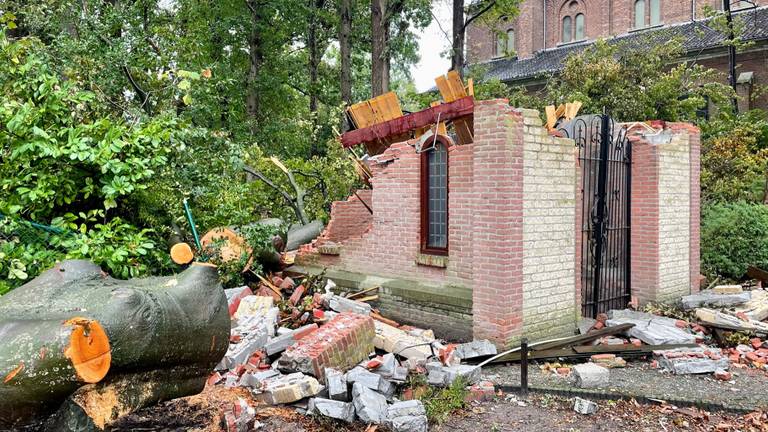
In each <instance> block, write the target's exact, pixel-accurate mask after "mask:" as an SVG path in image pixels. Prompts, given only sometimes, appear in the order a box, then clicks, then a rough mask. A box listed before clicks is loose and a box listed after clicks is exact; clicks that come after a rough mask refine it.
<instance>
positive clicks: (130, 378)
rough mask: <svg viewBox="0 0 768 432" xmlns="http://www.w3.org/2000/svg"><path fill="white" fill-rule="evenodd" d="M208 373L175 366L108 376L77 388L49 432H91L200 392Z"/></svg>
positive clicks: (52, 421)
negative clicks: (126, 417)
mask: <svg viewBox="0 0 768 432" xmlns="http://www.w3.org/2000/svg"><path fill="white" fill-rule="evenodd" d="M209 373H210V370H201V369H199V368H198V367H194V366H193V367H190V366H177V367H174V368H169V369H156V370H151V371H141V372H135V373H127V374H120V375H116V376H113V377H109V378H108V379H106V380H105V381H102V382H100V383H98V384H89V385H86V386H83V387H80V388H79V389H78V390H77V391H76V392H74V393H73V394H72V395H70V396H69V397H68V398H67V400H66V401H65V402H64V403H63V404H62V405H61V407H60V408H59V410H58V411H57V412H56V414H55V415H54V416H52V417H51V418H50V419H49V420H48V421H47V425H46V426H47V427H46V430H48V431H52V432H58V431H61V432H65V431H66V432H91V431H95V430H104V429H105V428H106V427H108V426H109V425H110V424H112V423H114V422H115V421H117V420H119V419H120V418H122V417H124V416H126V415H127V414H130V413H132V412H134V411H136V410H139V409H142V408H144V407H148V406H151V405H154V404H157V403H159V402H162V401H166V400H170V399H176V398H179V397H184V396H188V395H191V394H196V393H200V392H201V391H202V390H203V388H204V387H205V381H206V379H207V377H208V374H209Z"/></svg>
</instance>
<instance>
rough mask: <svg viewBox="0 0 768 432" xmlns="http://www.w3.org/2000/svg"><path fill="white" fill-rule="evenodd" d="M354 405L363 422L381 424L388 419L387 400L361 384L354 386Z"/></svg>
mask: <svg viewBox="0 0 768 432" xmlns="http://www.w3.org/2000/svg"><path fill="white" fill-rule="evenodd" d="M352 403H353V404H354V405H355V412H356V413H357V416H358V417H360V420H362V421H363V422H366V423H374V424H381V423H383V422H384V421H386V419H387V398H386V397H385V396H384V395H382V394H379V393H377V392H375V391H373V390H371V389H369V388H368V387H365V386H364V385H362V384H361V383H355V384H354V385H353V386H352Z"/></svg>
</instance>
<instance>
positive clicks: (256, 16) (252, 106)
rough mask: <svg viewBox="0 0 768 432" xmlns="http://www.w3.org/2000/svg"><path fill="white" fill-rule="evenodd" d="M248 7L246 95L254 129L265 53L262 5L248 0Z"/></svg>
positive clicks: (247, 109)
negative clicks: (259, 80)
mask: <svg viewBox="0 0 768 432" xmlns="http://www.w3.org/2000/svg"><path fill="white" fill-rule="evenodd" d="M248 7H249V9H250V11H251V31H250V33H249V36H248V55H249V59H250V66H249V69H248V76H247V78H246V87H247V93H246V96H245V106H246V112H247V113H248V117H249V119H250V120H251V131H253V130H254V129H255V126H256V120H257V119H258V116H259V91H258V88H257V85H256V82H257V80H258V78H259V72H260V70H261V64H262V62H263V61H264V55H263V53H262V47H261V35H260V34H259V31H258V26H259V24H260V21H261V19H262V17H261V14H260V7H259V5H258V4H257V2H256V1H254V0H248Z"/></svg>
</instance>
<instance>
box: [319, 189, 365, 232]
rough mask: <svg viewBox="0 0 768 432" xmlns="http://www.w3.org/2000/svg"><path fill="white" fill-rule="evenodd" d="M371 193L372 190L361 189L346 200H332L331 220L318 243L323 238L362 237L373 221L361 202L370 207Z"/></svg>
mask: <svg viewBox="0 0 768 432" xmlns="http://www.w3.org/2000/svg"><path fill="white" fill-rule="evenodd" d="M372 195H373V191H372V190H370V189H362V190H359V191H357V196H355V195H354V194H353V195H352V196H350V197H349V198H347V200H346V201H335V202H333V203H332V204H331V220H330V221H329V222H328V226H327V227H326V229H325V231H323V235H322V236H321V237H320V240H321V241H320V242H319V244H322V243H323V242H324V241H325V240H328V241H332V242H343V241H345V240H347V239H351V238H359V237H362V235H363V234H365V233H366V232H367V231H368V230H369V229H370V228H371V224H372V223H373V215H372V214H371V212H370V211H369V210H368V209H367V208H366V207H365V205H364V204H363V202H365V204H366V205H368V207H370V206H371V202H372ZM361 199H362V200H363V202H361Z"/></svg>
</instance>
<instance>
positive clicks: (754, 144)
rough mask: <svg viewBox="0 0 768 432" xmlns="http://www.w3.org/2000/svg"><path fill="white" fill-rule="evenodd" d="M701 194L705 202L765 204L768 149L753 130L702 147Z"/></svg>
mask: <svg viewBox="0 0 768 432" xmlns="http://www.w3.org/2000/svg"><path fill="white" fill-rule="evenodd" d="M701 165H702V171H701V193H702V198H703V199H704V201H709V202H732V201H739V200H744V201H749V202H762V201H763V199H764V197H765V186H766V180H767V179H766V175H768V147H762V148H761V146H759V145H758V139H757V137H756V136H755V133H754V131H753V130H751V129H747V128H745V127H737V128H735V129H733V130H732V131H730V132H728V133H727V134H724V135H720V136H716V137H713V138H711V139H708V140H705V141H704V142H703V143H702V156H701Z"/></svg>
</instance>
